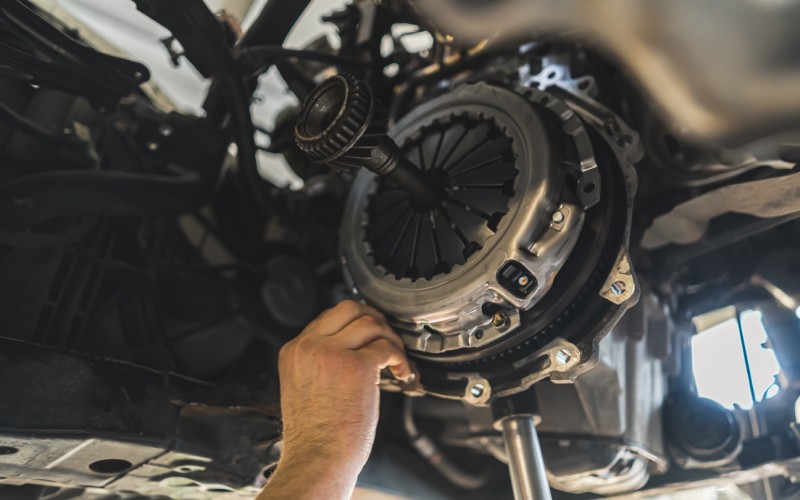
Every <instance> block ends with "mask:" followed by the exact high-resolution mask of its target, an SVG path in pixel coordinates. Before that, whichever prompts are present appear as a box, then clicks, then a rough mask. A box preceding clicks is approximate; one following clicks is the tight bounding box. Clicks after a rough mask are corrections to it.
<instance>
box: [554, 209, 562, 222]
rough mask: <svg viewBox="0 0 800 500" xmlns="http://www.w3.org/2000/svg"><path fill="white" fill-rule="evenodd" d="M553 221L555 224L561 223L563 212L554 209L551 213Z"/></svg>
mask: <svg viewBox="0 0 800 500" xmlns="http://www.w3.org/2000/svg"><path fill="white" fill-rule="evenodd" d="M553 222H554V223H555V224H561V223H562V222H564V214H563V213H561V212H560V211H558V210H556V211H555V212H554V213H553Z"/></svg>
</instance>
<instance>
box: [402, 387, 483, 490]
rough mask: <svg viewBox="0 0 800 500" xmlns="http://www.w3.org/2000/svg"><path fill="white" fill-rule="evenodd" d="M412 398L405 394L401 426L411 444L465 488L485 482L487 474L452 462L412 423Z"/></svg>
mask: <svg viewBox="0 0 800 500" xmlns="http://www.w3.org/2000/svg"><path fill="white" fill-rule="evenodd" d="M412 400H413V398H411V397H408V396H406V398H405V402H404V404H403V427H405V430H406V434H408V437H409V439H411V445H412V446H413V447H414V449H416V450H417V451H418V452H419V454H420V455H422V458H424V459H425V460H426V461H427V462H428V463H429V464H430V465H431V466H432V467H433V468H434V469H436V470H437V471H438V472H439V473H440V474H441V475H442V476H444V477H445V479H447V480H448V481H450V482H451V483H453V484H454V485H456V486H458V487H459V488H463V489H465V490H475V489H478V488H480V487H482V486H484V485H485V484H486V482H487V481H488V480H489V475H488V474H487V473H486V472H483V473H479V474H470V473H468V472H466V471H464V470H462V469H461V468H459V467H458V466H457V465H455V464H454V463H452V462H451V461H450V460H449V459H448V458H447V457H445V456H444V454H443V453H442V452H441V450H439V448H438V446H436V443H434V442H433V440H432V439H431V438H429V437H428V436H426V435H424V434H421V433H420V432H419V429H417V425H416V424H415V423H414V412H413V401H412Z"/></svg>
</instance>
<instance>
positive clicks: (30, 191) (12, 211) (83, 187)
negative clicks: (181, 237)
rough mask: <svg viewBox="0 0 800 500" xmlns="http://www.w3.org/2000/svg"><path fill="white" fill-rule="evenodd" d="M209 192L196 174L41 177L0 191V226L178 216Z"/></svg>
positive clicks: (201, 201) (197, 205) (196, 205)
mask: <svg viewBox="0 0 800 500" xmlns="http://www.w3.org/2000/svg"><path fill="white" fill-rule="evenodd" d="M213 187H214V182H213V181H211V180H210V179H204V178H202V177H200V176H199V175H197V174H195V173H183V174H181V175H177V176H174V177H169V176H166V175H153V174H132V173H127V172H98V171H82V170H81V171H78V170H73V171H62V172H57V171H55V172H42V173H38V174H33V175H28V176H25V177H20V178H18V179H15V180H13V181H11V182H8V183H6V184H4V185H2V186H0V227H1V228H4V229H17V230H19V229H26V228H30V227H33V226H35V225H36V224H38V223H40V222H43V221H46V220H49V219H53V218H56V217H64V216H72V215H116V216H121V215H139V216H142V215H156V214H158V215H179V214H183V213H188V212H192V211H194V210H197V209H198V208H200V207H201V206H203V204H204V203H205V202H206V201H207V199H208V197H209V196H210V194H211V191H212V190H213Z"/></svg>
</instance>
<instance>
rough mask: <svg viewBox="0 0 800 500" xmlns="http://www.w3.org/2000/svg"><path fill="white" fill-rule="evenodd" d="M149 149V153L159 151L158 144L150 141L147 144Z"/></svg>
mask: <svg viewBox="0 0 800 500" xmlns="http://www.w3.org/2000/svg"><path fill="white" fill-rule="evenodd" d="M147 149H148V150H149V151H158V143H157V142H155V141H150V142H148V143H147Z"/></svg>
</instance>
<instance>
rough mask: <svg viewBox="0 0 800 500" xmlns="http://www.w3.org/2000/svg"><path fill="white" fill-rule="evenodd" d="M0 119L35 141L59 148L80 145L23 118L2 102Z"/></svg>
mask: <svg viewBox="0 0 800 500" xmlns="http://www.w3.org/2000/svg"><path fill="white" fill-rule="evenodd" d="M0 118H2V119H4V120H5V121H7V122H10V123H12V124H13V125H16V126H17V127H18V129H17V131H18V132H23V133H25V134H27V135H29V136H32V137H35V138H37V139H42V140H44V141H47V142H52V143H55V144H58V145H59V146H70V147H75V146H79V145H80V144H81V143H80V142H78V141H77V140H75V138H74V137H73V136H71V135H66V134H59V133H57V132H53V131H52V130H48V129H46V128H44V127H42V126H41V125H39V124H38V123H36V122H33V121H31V120H29V119H27V118H25V117H24V116H22V115H21V114H19V113H17V112H16V111H14V110H13V109H11V108H10V107H8V105H6V104H4V103H2V102H0Z"/></svg>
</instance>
